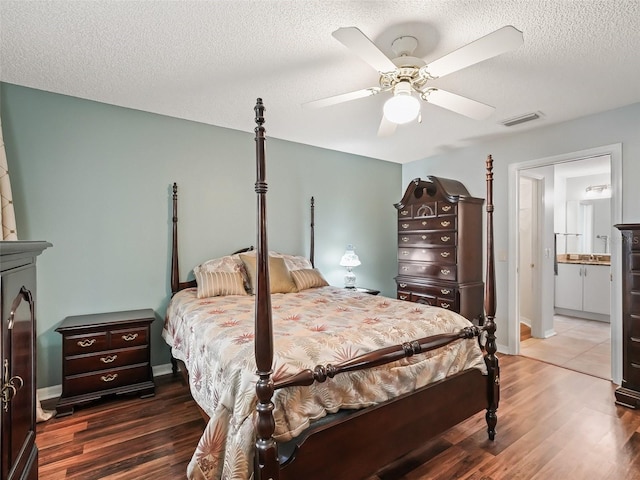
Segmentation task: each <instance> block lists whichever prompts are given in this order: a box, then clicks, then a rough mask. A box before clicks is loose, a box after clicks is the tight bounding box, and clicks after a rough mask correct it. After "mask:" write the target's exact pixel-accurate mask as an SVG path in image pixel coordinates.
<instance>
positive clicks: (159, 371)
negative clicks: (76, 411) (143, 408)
mask: <svg viewBox="0 0 640 480" xmlns="http://www.w3.org/2000/svg"><path fill="white" fill-rule="evenodd" d="M151 368H152V370H153V376H154V377H159V376H162V375H168V374H170V373H172V369H171V364H170V363H164V364H162V365H155V366H153V367H151ZM60 395H62V385H52V386H50V387H44V388H39V389H38V398H39V399H40V401H42V400H49V399H50V398H57V397H59V396H60Z"/></svg>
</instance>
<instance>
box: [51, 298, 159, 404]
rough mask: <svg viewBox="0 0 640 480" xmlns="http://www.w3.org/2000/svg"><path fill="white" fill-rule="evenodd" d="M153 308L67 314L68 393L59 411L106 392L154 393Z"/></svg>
mask: <svg viewBox="0 0 640 480" xmlns="http://www.w3.org/2000/svg"><path fill="white" fill-rule="evenodd" d="M154 320H155V313H154V312H153V310H152V309H144V310H130V311H125V312H112V313H99V314H92V315H79V316H71V317H67V318H65V319H64V320H63V321H62V323H61V324H60V326H59V327H58V328H56V332H59V333H60V334H62V375H63V378H62V395H61V396H60V400H59V401H58V404H57V405H56V410H57V416H64V415H70V414H72V413H73V407H74V405H78V404H81V403H86V402H90V401H92V400H96V399H98V398H100V397H102V396H103V395H109V394H125V393H139V394H140V396H141V397H147V396H153V395H154V394H155V384H154V383H153V372H152V369H151V323H152V322H153V321H154Z"/></svg>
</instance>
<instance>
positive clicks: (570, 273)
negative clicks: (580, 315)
mask: <svg viewBox="0 0 640 480" xmlns="http://www.w3.org/2000/svg"><path fill="white" fill-rule="evenodd" d="M583 266H584V265H577V264H571V263H559V264H558V275H557V276H556V300H555V306H556V307H558V308H568V309H570V310H582V275H581V273H582V267H583Z"/></svg>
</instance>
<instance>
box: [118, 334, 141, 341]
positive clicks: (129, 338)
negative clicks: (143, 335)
mask: <svg viewBox="0 0 640 480" xmlns="http://www.w3.org/2000/svg"><path fill="white" fill-rule="evenodd" d="M136 338H138V334H137V333H127V334H125V335H122V339H123V340H124V341H125V342H132V341H133V340H135V339H136Z"/></svg>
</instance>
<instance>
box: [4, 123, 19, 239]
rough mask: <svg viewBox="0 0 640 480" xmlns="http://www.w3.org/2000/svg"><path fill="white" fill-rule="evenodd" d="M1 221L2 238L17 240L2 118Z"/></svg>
mask: <svg viewBox="0 0 640 480" xmlns="http://www.w3.org/2000/svg"><path fill="white" fill-rule="evenodd" d="M0 201H1V202H2V203H1V204H0V206H1V207H2V208H0V221H1V222H2V237H1V238H0V240H17V239H18V232H17V231H16V216H15V213H14V211H13V197H12V195H11V183H9V167H8V165H7V155H6V153H5V150H4V140H3V137H2V120H0Z"/></svg>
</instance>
